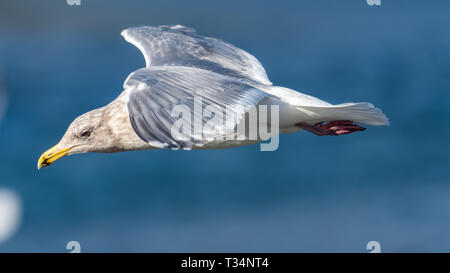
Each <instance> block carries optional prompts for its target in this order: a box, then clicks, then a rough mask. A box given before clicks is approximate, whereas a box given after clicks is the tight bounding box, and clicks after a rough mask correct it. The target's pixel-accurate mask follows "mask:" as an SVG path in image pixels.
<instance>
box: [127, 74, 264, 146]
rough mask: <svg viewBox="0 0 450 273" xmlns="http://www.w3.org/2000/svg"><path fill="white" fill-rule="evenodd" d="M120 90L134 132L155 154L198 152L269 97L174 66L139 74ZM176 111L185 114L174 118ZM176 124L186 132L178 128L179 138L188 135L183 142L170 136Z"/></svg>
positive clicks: (233, 82)
mask: <svg viewBox="0 0 450 273" xmlns="http://www.w3.org/2000/svg"><path fill="white" fill-rule="evenodd" d="M124 85H125V88H126V92H128V104H127V106H128V110H129V115H130V120H131V123H132V125H133V128H134V130H135V132H136V133H137V134H138V135H139V136H140V137H141V138H142V139H143V140H145V141H146V142H148V143H149V144H150V145H152V146H154V147H158V148H172V149H180V148H181V149H191V148H192V146H193V145H196V146H199V147H201V146H202V145H203V144H204V143H205V139H207V138H208V137H217V136H225V134H226V132H227V131H228V130H229V129H234V128H235V127H236V126H237V124H238V123H239V121H240V120H241V119H242V117H243V115H244V113H245V112H246V111H248V110H249V109H250V108H251V107H252V106H256V105H257V104H258V103H259V102H260V101H261V100H262V99H264V98H266V97H269V96H271V95H269V94H268V93H265V92H263V91H261V90H259V89H257V88H254V87H252V86H250V85H248V84H247V83H246V82H245V81H241V80H239V79H237V78H234V77H229V76H225V75H221V74H218V73H215V72H211V71H207V70H203V69H198V68H192V67H180V66H165V67H158V66H150V67H148V68H142V69H139V70H137V71H135V72H133V73H132V74H131V75H130V76H129V77H128V79H127V80H126V81H125V84H124ZM198 103H200V108H198V107H199V104H198ZM176 106H178V107H179V108H178V110H179V109H185V110H187V111H188V113H186V112H183V113H182V115H181V114H180V113H178V112H177V111H175V112H174V109H175V107H176ZM196 118H197V120H199V121H201V124H202V128H201V131H200V134H201V135H198V134H197V133H199V132H198V131H196V130H197V128H194V127H195V126H196V121H195V119H196ZM180 121H181V123H182V124H184V125H183V126H189V128H182V129H183V130H184V132H186V130H187V131H188V132H190V133H192V134H191V135H190V137H189V138H187V139H180V138H178V137H175V136H174V135H173V132H174V131H173V128H174V125H176V122H178V124H179V123H180ZM176 132H179V130H178V129H177V130H176Z"/></svg>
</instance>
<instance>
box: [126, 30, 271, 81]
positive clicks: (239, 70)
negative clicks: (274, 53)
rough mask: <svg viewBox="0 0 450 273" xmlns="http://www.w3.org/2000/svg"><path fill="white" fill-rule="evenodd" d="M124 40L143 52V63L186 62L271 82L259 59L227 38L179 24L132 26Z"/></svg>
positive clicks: (186, 63) (216, 70)
mask: <svg viewBox="0 0 450 273" xmlns="http://www.w3.org/2000/svg"><path fill="white" fill-rule="evenodd" d="M121 34H122V36H123V37H124V38H125V40H126V41H128V42H130V43H132V44H133V45H135V46H136V47H137V48H139V50H140V51H141V52H142V54H144V58H145V62H146V67H147V68H149V67H151V66H187V67H196V68H201V69H205V70H209V71H212V72H216V73H219V74H225V75H228V76H233V77H240V78H244V79H250V80H253V81H257V82H259V83H262V84H265V85H272V83H271V82H270V81H269V79H268V77H267V74H266V71H265V70H264V67H263V66H262V65H261V63H260V62H259V61H258V60H257V59H256V58H255V57H253V56H252V55H250V54H249V53H247V52H245V51H244V50H242V49H239V48H237V47H235V46H233V45H231V44H229V43H227V42H224V41H221V40H219V39H215V38H209V37H204V36H201V35H198V34H197V33H195V30H194V29H191V28H187V27H184V26H181V25H175V26H159V27H149V26H142V27H131V28H128V29H125V30H124V31H122V33H121Z"/></svg>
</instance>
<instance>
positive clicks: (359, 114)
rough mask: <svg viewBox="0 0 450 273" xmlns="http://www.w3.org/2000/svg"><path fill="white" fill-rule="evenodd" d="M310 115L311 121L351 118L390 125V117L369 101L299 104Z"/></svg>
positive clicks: (377, 124) (379, 124)
mask: <svg viewBox="0 0 450 273" xmlns="http://www.w3.org/2000/svg"><path fill="white" fill-rule="evenodd" d="M297 109H298V110H300V111H302V112H303V113H304V114H306V115H307V116H309V117H310V120H308V121H309V122H311V123H314V122H321V121H333V120H351V121H354V122H357V123H362V124H367V125H376V126H382V125H389V119H388V118H387V117H386V115H385V114H383V112H382V111H381V109H379V108H376V107H375V106H373V104H371V103H368V102H358V103H353V102H350V103H343V104H338V105H329V106H297Z"/></svg>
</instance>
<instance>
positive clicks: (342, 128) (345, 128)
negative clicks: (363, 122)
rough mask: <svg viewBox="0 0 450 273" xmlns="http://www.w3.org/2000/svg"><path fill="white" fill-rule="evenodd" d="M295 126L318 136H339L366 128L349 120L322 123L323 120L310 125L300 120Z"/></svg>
mask: <svg viewBox="0 0 450 273" xmlns="http://www.w3.org/2000/svg"><path fill="white" fill-rule="evenodd" d="M295 126H297V127H300V128H302V129H304V130H306V131H309V132H311V133H314V134H316V135H318V136H326V135H330V136H339V135H345V134H351V133H353V132H357V131H364V130H366V128H363V127H361V126H358V125H356V124H354V123H353V121H350V120H334V121H330V122H328V123H326V124H323V122H319V123H317V124H315V125H311V124H308V123H306V122H300V123H297V124H295Z"/></svg>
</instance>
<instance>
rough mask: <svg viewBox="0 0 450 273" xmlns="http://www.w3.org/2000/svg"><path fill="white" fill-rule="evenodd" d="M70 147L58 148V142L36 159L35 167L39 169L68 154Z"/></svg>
mask: <svg viewBox="0 0 450 273" xmlns="http://www.w3.org/2000/svg"><path fill="white" fill-rule="evenodd" d="M70 149H71V148H65V149H60V148H59V144H57V145H55V146H54V147H53V148H51V149H49V150H48V151H46V152H45V153H43V154H42V155H41V156H40V157H39V160H38V163H37V169H38V170H40V169H42V168H43V167H47V166H50V165H51V164H52V163H53V162H55V161H56V160H58V159H60V158H61V157H64V156H66V155H68V153H69V150H70Z"/></svg>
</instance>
